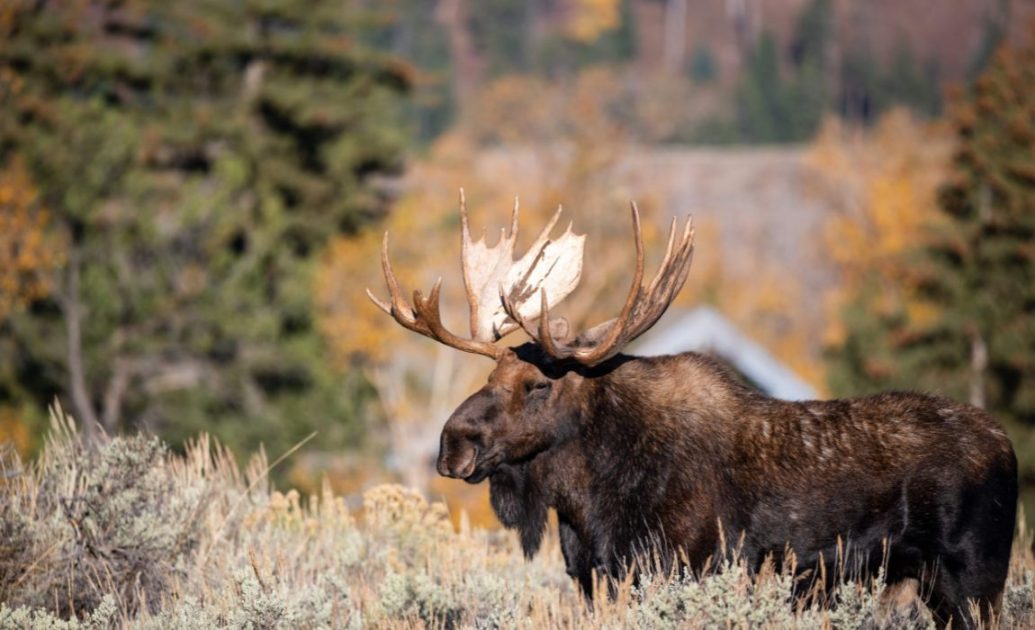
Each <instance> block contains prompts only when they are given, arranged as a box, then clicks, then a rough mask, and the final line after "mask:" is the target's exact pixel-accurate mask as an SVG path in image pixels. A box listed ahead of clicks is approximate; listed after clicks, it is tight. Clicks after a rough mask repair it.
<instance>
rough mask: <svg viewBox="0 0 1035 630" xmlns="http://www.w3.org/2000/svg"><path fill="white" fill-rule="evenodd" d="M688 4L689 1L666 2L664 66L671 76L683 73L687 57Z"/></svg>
mask: <svg viewBox="0 0 1035 630" xmlns="http://www.w3.org/2000/svg"><path fill="white" fill-rule="evenodd" d="M686 3H687V0H667V1H666V2H665V46H664V53H663V54H664V66H665V70H666V71H668V72H669V73H670V74H679V73H681V72H682V71H683V60H684V59H685V57H686V13H687V12H686V9H687V7H686Z"/></svg>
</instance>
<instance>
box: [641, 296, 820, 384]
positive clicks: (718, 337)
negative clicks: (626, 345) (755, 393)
mask: <svg viewBox="0 0 1035 630" xmlns="http://www.w3.org/2000/svg"><path fill="white" fill-rule="evenodd" d="M687 351H694V352H702V353H711V354H715V355H718V356H719V357H721V358H722V359H724V360H725V361H727V362H729V363H730V365H732V366H733V367H734V368H735V369H736V370H737V371H738V372H740V373H741V374H743V375H744V376H745V377H747V378H748V379H749V380H750V381H751V382H752V383H754V384H755V385H757V386H758V387H759V388H761V389H762V391H764V392H765V393H767V394H769V395H770V396H773V397H774V398H782V399H784V400H814V399H815V398H816V397H817V393H816V390H815V389H813V388H812V386H810V385H809V384H808V383H806V382H805V381H803V380H802V379H801V377H799V376H798V375H797V374H795V373H794V372H793V371H792V370H791V369H790V368H788V367H787V366H785V365H784V364H783V363H781V362H780V361H778V360H777V359H776V358H775V357H773V355H771V354H770V353H769V352H768V351H767V350H766V349H765V348H763V347H762V346H760V345H758V344H757V343H755V342H754V341H753V340H751V339H749V338H748V337H747V336H746V335H744V333H742V332H740V330H738V329H737V328H736V327H735V326H734V325H733V324H731V323H730V322H729V321H728V320H727V319H726V318H725V317H723V316H722V315H721V314H720V313H719V312H718V311H716V310H715V309H713V308H711V307H707V306H701V307H698V308H694V309H691V310H678V311H670V312H669V313H668V314H667V316H666V317H665V318H664V319H663V320H662V321H661V322H659V323H658V325H657V326H655V327H654V328H653V329H652V330H650V331H648V332H647V333H646V334H644V336H643V337H641V338H640V339H638V340H637V341H636V343H635V344H634V345H633V347H632V348H631V353H632V354H639V355H642V356H655V355H663V354H678V353H680V352H687Z"/></svg>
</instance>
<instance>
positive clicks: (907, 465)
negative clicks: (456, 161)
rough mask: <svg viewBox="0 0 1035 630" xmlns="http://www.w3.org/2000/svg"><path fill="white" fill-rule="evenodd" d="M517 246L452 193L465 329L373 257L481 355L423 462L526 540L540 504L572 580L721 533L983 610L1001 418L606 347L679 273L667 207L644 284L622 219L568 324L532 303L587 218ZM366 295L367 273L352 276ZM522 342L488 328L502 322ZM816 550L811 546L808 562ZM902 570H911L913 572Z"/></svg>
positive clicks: (993, 554) (1000, 512) (997, 508)
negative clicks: (627, 262)
mask: <svg viewBox="0 0 1035 630" xmlns="http://www.w3.org/2000/svg"><path fill="white" fill-rule="evenodd" d="M559 214H560V210H558V213H557V215H555V216H554V217H553V219H552V220H551V221H550V223H549V225H547V226H546V228H545V229H544V230H543V231H542V233H541V234H540V235H539V237H538V238H537V239H536V240H535V242H534V243H533V245H532V247H531V248H530V250H529V251H528V252H527V253H526V254H525V255H524V256H523V257H522V258H520V259H519V260H517V261H515V260H514V251H513V250H514V243H515V240H516V235H517V234H516V233H517V224H518V208H517V204H515V207H514V212H513V216H512V220H511V228H510V231H509V233H508V232H506V231H504V232H503V234H502V235H501V237H500V241H499V243H498V244H497V245H496V246H494V247H489V246H488V245H487V244H486V242H485V240H484V239H479V240H478V241H473V240H472V238H471V234H470V230H469V226H468V216H467V210H466V207H465V203H464V200H463V195H462V193H461V201H460V217H461V231H462V235H461V236H462V240H461V260H462V266H463V275H464V284H465V286H466V289H467V297H468V302H469V306H470V315H471V317H470V329H471V333H470V336H469V337H461V336H458V335H456V334H454V333H452V332H450V331H449V330H447V329H446V328H445V327H444V326H443V324H442V320H441V316H440V313H439V288H440V283H441V281H439V282H437V283H436V284H435V286H434V288H432V290H431V294H430V296H428V297H427V298H425V297H424V296H423V295H422V294H421V293H420V292H419V291H416V292H414V295H413V298H414V299H413V304H412V306H411V305H410V304H409V303H408V302H407V301H406V299H405V298H404V297H403V296H402V292H401V289H400V287H399V284H398V282H397V281H396V278H395V276H394V274H393V272H392V267H391V263H390V262H389V258H388V235H387V234H385V240H384V244H383V248H382V256H381V261H382V265H383V267H384V275H385V279H386V281H387V284H388V289H389V293H390V301H388V302H383V301H381V300H379V299H378V298H376V297H375V296H374V295H373V294H370V297H371V299H373V301H374V302H375V303H376V304H377V305H378V306H379V307H380V308H381V309H382V310H384V311H385V312H386V313H388V314H389V315H391V316H392V317H393V318H394V319H395V320H396V321H397V322H398V323H399V324H401V325H402V326H404V327H406V328H407V329H409V330H412V331H414V332H418V333H420V334H422V335H425V336H427V337H430V338H432V339H434V340H436V341H439V342H441V343H444V344H446V345H448V346H451V347H453V348H456V349H458V350H463V351H465V352H472V353H477V354H482V355H485V356H487V357H490V358H492V359H493V360H495V361H496V369H495V370H494V371H493V372H492V374H491V375H490V376H489V379H488V383H486V385H485V386H484V387H483V388H482V389H480V390H479V391H478V392H476V393H475V394H473V395H472V396H471V397H470V398H468V399H467V400H465V401H464V402H463V403H462V404H461V405H460V406H459V407H458V408H457V409H456V411H455V412H453V415H452V416H451V417H450V418H449V420H448V421H447V422H446V424H445V427H444V428H443V430H442V436H441V447H440V451H439V457H438V471H439V472H440V473H441V474H442V475H446V476H449V477H456V478H460V479H464V480H465V481H467V482H469V483H479V482H481V481H483V480H485V479H488V480H489V487H490V496H491V500H492V506H493V509H494V510H495V511H496V514H497V516H498V517H499V519H500V521H501V522H502V523H503V524H504V525H505V526H507V527H510V528H514V529H516V530H517V531H518V532H519V534H520V537H521V543H522V545H523V547H524V550H525V553H526V554H527V555H529V556H531V555H532V554H534V553H535V552H536V550H537V549H538V547H539V543H540V541H541V539H542V534H543V529H544V528H545V526H546V515H547V510H548V509H549V508H554V509H555V510H556V512H557V516H558V523H559V527H560V540H561V548H562V551H563V554H564V560H565V563H566V565H567V569H568V573H569V574H570V575H571V576H572V577H574V578H575V579H577V580H578V582H579V584H580V585H581V587H582V589H583V590H584V592H586V593H587V595H589V594H591V592H592V584H593V578H594V574H596V575H598V576H602V577H611V578H615V577H621V576H622V575H623V574H626V572H628V571H630V570H631V571H634V572H635V571H636V570H637V560H638V559H642V558H643V557H644V555H645V554H649V555H650V557H651V558H653V559H654V560H652V562H653V561H658V560H660V561H661V562H663V563H664V562H670V563H680V564H688V565H689V567H690V568H691V569H694V570H702V569H703V568H704V567H705V566H706V563H707V562H708V559H709V558H713V557H719V556H721V555H723V554H724V553H726V552H727V549H724V548H723V544H724V541H725V544H727V545H729V544H730V541H735V542H737V543H738V544H739V545H740V549H739V551H740V554H741V555H742V557H743V558H744V559H745V560H747V561H748V562H749V563H750V564H752V565H753V567H754V568H756V569H757V568H759V567H761V565H762V563H763V562H764V561H765V559H766V557H772V558H773V559H774V560H775V561H776V562H777V563H780V562H781V561H782V560H783V558H785V556H786V553H787V552H788V551H793V553H794V555H795V557H796V559H797V568H798V570H799V571H802V572H805V571H816V570H817V569H820V570H821V571H819V572H816V573H813V575H826V576H835V575H838V567H836V566H834V564H835V563H836V562H837V561H838V559H843V558H844V557H845V554H848V556H849V563H850V564H851V565H852V566H855V567H857V568H858V569H859V570H860V571H861V572H863V573H864V574H865V573H869V574H870V575H875V574H876V573H877V571H878V570H879V568H880V567H881V566H882V565H883V567H884V570H885V575H886V578H887V580H888V582H889V584H891V585H892V586H895V585H899V586H901V587H902V590H910V589H913V590H918V591H919V592H920V593H922V594H923V595H924V597H925V600H926V603H927V605H928V607H929V608H930V609H931V611H932V612H933V614H934V616H935V619H936V620H937V621H938V623H939V624H940V625H944V624H947V623H948V622H949V621H950V620H955V623H956V624H957V626H958V625H960V624H965V625H969V624H971V623H973V622H974V620H973V619H971V616H970V613H969V608H968V600H974V601H976V602H977V604H978V605H979V606H980V607H981V610H982V616H988V615H991V614H993V613H994V611H995V610H996V609H997V608H998V605H999V601H1000V598H1001V593H1002V590H1003V586H1004V582H1005V579H1006V574H1007V568H1008V564H1009V556H1010V545H1011V541H1012V537H1013V529H1014V518H1015V510H1016V503H1017V462H1016V458H1015V456H1014V452H1013V448H1012V446H1011V444H1010V441H1009V439H1008V438H1007V437H1006V434H1005V433H1004V431H1003V429H1002V427H1001V426H1000V425H999V424H998V423H997V422H996V421H995V420H994V419H993V418H992V417H990V416H989V415H988V414H987V413H985V412H984V411H982V410H980V409H977V408H975V407H972V406H969V405H965V404H961V403H958V402H954V401H951V400H948V399H945V398H941V397H937V396H929V395H923V394H916V393H887V394H880V395H877V396H870V397H866V398H857V399H850V400H832V401H810V402H786V401H781V400H775V399H772V398H769V397H767V396H765V395H763V394H761V393H759V392H757V391H754V390H752V389H750V388H748V387H746V386H744V385H743V384H741V383H740V382H739V381H738V380H737V379H736V378H735V377H734V376H733V375H732V374H730V373H729V372H728V371H727V370H726V369H725V368H724V367H723V366H722V365H720V364H719V363H717V362H715V361H713V360H711V359H709V358H708V357H706V356H703V355H699V354H695V353H692V352H688V353H684V354H680V355H673V356H665V357H650V358H647V357H634V356H627V355H623V354H621V353H620V351H621V349H622V347H623V346H624V345H625V344H626V343H628V342H630V341H632V340H633V339H635V338H636V337H638V336H639V335H641V334H642V333H643V332H644V331H646V330H647V329H649V328H650V327H651V326H652V325H653V324H654V323H655V322H656V321H657V320H658V319H659V318H660V317H661V315H662V314H663V313H664V312H665V310H666V309H667V308H668V306H669V304H670V303H671V302H672V300H673V299H674V298H675V296H676V294H677V293H678V292H679V290H680V289H681V288H682V286H683V283H684V282H685V280H686V277H687V273H688V271H689V269H690V263H691V259H692V255H693V249H694V244H693V229H692V227H691V224H690V222H689V221H688V222H687V224H686V226H685V227H684V228H682V229H678V226H677V223H676V222H675V221H673V224H672V230H671V232H670V235H669V240H668V247H667V250H666V253H665V257H664V260H663V261H662V263H661V266H660V268H659V270H658V271H657V273H656V275H655V276H654V278H653V279H652V280H651V281H650V283H649V284H645V283H644V251H643V239H642V236H641V232H640V217H639V212H638V211H637V209H636V206H635V204H634V205H633V206H632V220H633V231H634V235H635V243H636V269H635V272H634V278H633V282H632V287H631V288H630V290H629V294H628V297H627V299H626V301H625V304H624V306H623V308H622V310H621V313H620V314H619V315H618V317H617V318H615V319H612V320H610V321H608V322H605V323H603V324H600V325H598V326H595V327H593V328H591V329H589V330H587V331H585V332H582V333H580V334H571V333H570V332H569V327H568V324H567V322H566V321H564V320H563V319H560V318H551V317H550V310H549V309H550V307H551V306H555V305H556V304H557V303H558V302H559V301H561V300H562V299H563V298H564V297H565V296H567V295H568V294H569V293H570V292H571V291H572V290H573V289H574V288H575V287H576V285H577V284H578V281H579V278H580V275H581V271H582V255H583V246H584V239H585V237H584V236H577V235H575V234H574V233H573V232H572V231H571V228H570V226H569V228H568V230H567V231H566V232H565V233H564V234H563V235H562V236H561V237H559V238H557V239H551V238H550V232H551V230H552V229H553V227H554V225H555V224H556V222H557V219H558V215H559ZM368 293H369V291H368ZM519 328H520V329H522V330H524V331H525V332H526V333H527V334H528V336H529V337H531V339H532V340H531V341H530V342H529V343H525V344H523V345H520V346H517V347H513V348H505V347H501V346H498V345H496V343H495V342H496V341H498V340H499V339H501V338H502V337H503V336H505V335H507V334H509V333H510V332H512V331H515V330H517V329H519ZM819 565H824V566H819ZM917 587H919V588H917Z"/></svg>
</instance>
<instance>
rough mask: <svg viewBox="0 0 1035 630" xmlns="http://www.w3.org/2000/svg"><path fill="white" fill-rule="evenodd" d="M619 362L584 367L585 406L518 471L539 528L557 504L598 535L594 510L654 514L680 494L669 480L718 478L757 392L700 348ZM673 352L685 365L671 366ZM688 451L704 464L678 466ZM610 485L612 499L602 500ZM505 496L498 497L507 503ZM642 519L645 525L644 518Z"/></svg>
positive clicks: (579, 526) (583, 530)
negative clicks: (730, 440) (745, 409)
mask: <svg viewBox="0 0 1035 630" xmlns="http://www.w3.org/2000/svg"><path fill="white" fill-rule="evenodd" d="M612 361H613V363H610V362H609V364H610V365H607V366H603V369H601V370H599V371H595V372H592V373H588V374H586V375H585V377H584V379H583V381H582V383H581V385H580V389H581V391H580V392H579V396H578V399H579V401H580V404H579V406H578V409H577V410H576V411H575V412H574V413H573V416H572V417H571V418H570V423H569V425H568V426H567V428H566V430H565V431H564V432H563V433H562V434H561V435H559V436H558V439H557V441H556V443H555V444H554V445H553V447H552V448H550V449H548V450H546V451H544V452H542V453H540V454H539V455H538V456H536V457H535V458H533V459H532V460H530V461H528V462H526V463H524V464H521V465H520V466H519V467H516V469H515V470H514V471H513V472H514V473H515V476H514V479H516V480H517V481H516V483H517V484H518V485H519V486H520V493H521V496H523V497H524V500H523V503H524V508H525V509H524V512H525V515H524V516H525V518H522V519H519V520H520V521H521V522H522V523H525V524H530V525H532V526H533V527H532V530H536V528H535V525H536V521H539V520H540V518H541V519H542V521H543V522H544V523H545V514H546V509H547V508H548V507H553V508H555V509H556V510H557V513H558V516H559V517H560V519H561V520H562V522H567V523H569V524H570V525H571V527H573V528H574V529H575V531H577V532H579V533H580V535H581V536H583V537H590V538H591V537H592V532H591V529H592V527H591V525H590V523H593V522H599V521H600V516H601V515H598V514H593V513H591V511H592V510H593V509H600V506H605V505H606V506H609V508H610V509H612V510H613V511H614V512H615V513H628V514H635V515H637V517H643V518H647V519H649V518H651V511H652V508H653V507H654V506H655V505H656V504H657V502H659V501H661V500H662V499H663V497H666V496H668V497H671V496H672V493H671V492H666V488H667V486H668V485H669V484H671V483H678V484H680V486H681V487H687V488H688V489H692V487H694V486H699V485H706V484H712V483H715V481H716V480H715V479H714V477H715V475H717V474H718V464H717V462H718V461H720V460H721V457H720V453H721V452H722V451H723V450H724V449H725V448H726V446H725V444H726V442H727V441H728V439H727V438H726V437H725V436H726V435H728V434H729V433H730V430H729V429H730V428H731V427H732V425H733V423H735V422H736V421H737V418H738V417H741V415H742V414H741V413H740V410H741V409H742V408H743V405H744V403H745V402H746V401H747V399H748V398H750V397H751V396H752V395H753V394H751V393H750V391H749V390H747V388H745V387H743V386H742V385H740V384H738V383H737V382H736V381H735V380H734V379H733V378H732V377H731V376H729V374H728V372H727V371H726V370H725V369H724V368H722V367H720V366H719V365H718V364H716V363H715V362H714V361H712V360H710V359H708V358H706V357H703V356H700V355H695V354H683V355H678V356H672V357H659V358H636V357H624V356H619V357H616V358H615V359H613V360H612ZM673 361H678V362H680V364H681V369H679V370H672V369H670V368H666V364H668V363H671V362H673ZM677 454H681V455H683V454H685V456H686V457H680V456H677ZM688 460H689V461H695V462H700V464H701V466H700V467H699V468H696V467H695V470H694V471H685V470H677V469H676V468H678V467H676V466H674V462H676V461H684V462H685V461H688ZM494 490H496V489H495V488H494ZM604 493H606V495H607V501H600V500H599V496H598V495H601V494H604ZM494 494H497V495H502V494H503V493H502V492H495V493H494ZM497 503H498V502H497V501H496V497H494V506H495V507H497V508H499V505H497ZM497 512H499V509H497ZM502 518H503V517H502V515H501V519H502ZM504 524H508V523H507V522H506V520H504ZM512 526H514V525H512ZM632 526H633V524H630V527H632ZM636 526H638V527H641V528H642V521H641V522H640V523H638V524H637V525H636ZM518 529H519V530H521V532H522V542H523V543H525V542H526V538H527V539H528V540H527V542H528V543H534V546H538V542H539V533H535V531H533V532H532V533H534V534H535V535H531V536H528V535H526V534H527V533H528V532H526V528H525V527H522V526H520V525H518ZM538 531H539V532H540V533H541V529H539V530H538ZM527 551H528V546H527V545H526V552H527ZM533 551H534V549H533Z"/></svg>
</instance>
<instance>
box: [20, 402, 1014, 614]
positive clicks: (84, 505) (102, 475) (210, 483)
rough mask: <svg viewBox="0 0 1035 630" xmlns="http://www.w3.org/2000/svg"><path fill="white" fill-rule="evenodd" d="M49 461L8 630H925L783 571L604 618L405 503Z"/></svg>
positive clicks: (140, 448)
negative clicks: (803, 595)
mask: <svg viewBox="0 0 1035 630" xmlns="http://www.w3.org/2000/svg"><path fill="white" fill-rule="evenodd" d="M53 416H54V419H53V428H52V430H51V434H50V436H49V438H48V441H47V445H46V448H45V450H44V451H43V453H42V454H41V455H40V457H39V458H38V459H37V461H35V462H33V463H32V464H23V463H21V462H19V461H18V460H17V458H16V457H14V456H13V455H12V454H11V453H8V454H7V456H6V457H5V458H4V463H3V466H2V468H0V602H2V603H0V629H6V628H18V629H21V628H68V629H72V628H91V629H92V628H98V629H99V628H109V627H127V628H153V629H162V628H242V629H244V628H255V629H258V628H366V627H376V628H652V629H653V628H863V627H865V628H882V627H896V628H898V627H926V626H927V625H928V624H929V621H928V619H927V618H926V616H925V615H924V614H923V613H921V614H919V615H914V616H913V617H911V618H908V619H907V618H902V617H899V616H896V615H895V614H893V613H890V612H888V611H886V610H885V609H884V608H882V607H881V605H880V600H881V585H880V583H879V578H875V579H874V580H872V581H871V582H870V583H869V584H866V585H860V584H857V583H848V584H845V585H843V586H841V587H840V588H839V590H838V591H837V592H836V593H835V594H834V595H833V597H834V599H835V600H836V601H837V602H838V604H837V605H836V606H834V607H833V608H827V609H821V608H819V607H816V606H812V605H807V604H805V603H801V602H799V603H797V604H795V603H793V602H792V600H791V587H792V582H793V580H792V578H791V577H790V576H789V575H788V574H787V573H786V572H781V571H763V572H762V573H761V574H760V575H758V576H755V577H753V578H752V577H749V575H748V573H747V572H746V571H745V570H744V568H743V567H742V566H741V565H740V564H739V563H737V562H736V561H729V560H728V561H725V562H722V563H721V566H720V568H721V569H722V570H720V571H713V572H711V573H710V574H709V575H707V576H705V577H703V578H697V577H692V576H686V575H674V576H673V575H653V576H647V577H646V578H645V579H643V580H642V581H641V583H640V584H639V585H636V586H633V585H632V584H629V583H625V584H620V585H618V587H617V597H615V598H614V599H613V600H609V599H608V598H607V597H600V598H598V600H597V604H596V605H595V606H594V607H592V608H590V607H588V606H587V605H585V604H584V602H583V601H582V599H581V596H580V595H579V593H578V592H577V591H576V590H575V589H574V588H573V585H572V583H571V581H570V580H569V579H568V577H567V576H566V575H565V573H564V563H563V560H562V558H561V554H560V550H559V547H558V544H557V540H556V536H555V535H554V536H553V537H548V539H547V542H546V544H545V545H544V550H543V551H542V552H540V554H539V555H538V556H537V557H536V558H534V559H533V560H531V561H527V560H525V559H524V557H523V556H522V554H521V551H520V548H519V546H518V544H517V540H516V538H515V537H514V536H512V535H511V534H510V533H507V532H499V531H485V530H478V529H472V528H470V527H468V526H466V524H465V521H464V519H462V518H461V525H460V527H459V528H458V529H457V528H455V527H454V526H453V525H452V523H451V521H450V519H449V513H448V510H447V508H446V507H445V506H444V505H442V504H441V503H429V502H428V501H426V500H425V499H424V498H423V497H422V496H421V495H420V494H419V493H417V492H415V491H412V490H409V489H406V488H403V487H400V486H378V487H375V488H372V489H370V490H369V491H367V492H366V493H365V495H364V497H363V505H362V507H361V508H356V509H350V508H349V507H348V506H347V505H346V502H345V500H344V499H343V498H342V497H340V496H335V495H334V494H333V493H332V492H331V491H330V490H329V489H325V490H324V491H323V492H322V493H321V494H320V495H318V496H310V497H301V496H299V494H298V493H297V492H295V491H288V492H286V493H282V492H279V491H275V490H272V489H271V488H270V487H269V485H268V483H267V481H266V479H267V477H266V473H267V472H268V470H269V466H268V464H267V462H266V460H265V458H264V457H262V456H261V455H260V456H257V457H255V458H253V460H252V461H251V463H250V464H249V465H248V466H247V467H245V469H244V470H241V469H239V468H238V467H237V465H236V464H235V463H234V459H233V457H232V456H231V454H230V453H228V452H227V451H226V450H225V449H223V448H222V447H220V446H219V445H217V444H215V443H214V442H213V441H212V440H210V439H209V438H207V437H204V436H202V437H201V438H199V439H198V440H197V441H195V442H194V443H193V444H191V445H189V446H188V448H187V450H186V454H185V455H183V456H180V455H174V454H170V452H169V451H168V449H167V448H166V447H165V446H164V445H163V444H162V443H161V442H160V441H158V440H157V439H155V438H149V437H144V436H127V437H115V438H106V439H104V440H103V441H102V443H101V444H100V445H99V447H97V448H87V447H86V445H85V444H84V443H83V441H82V439H81V438H80V436H79V435H78V433H77V431H76V429H75V427H74V425H73V424H72V423H71V422H70V421H69V420H68V419H67V418H66V417H65V416H64V415H63V414H62V413H61V412H60V411H59V410H55V412H54V414H53ZM1030 549H1031V540H1030V539H1029V538H1027V537H1026V536H1019V537H1018V540H1017V543H1016V544H1015V546H1014V560H1013V565H1012V568H1011V573H1010V578H1009V584H1008V587H1007V591H1006V594H1005V597H1004V602H1003V611H1002V619H1001V620H1000V621H999V623H998V624H997V625H999V626H1000V627H1005V628H1014V627H1033V626H1035V613H1033V597H1035V591H1033V575H1035V561H1033V559H1032V555H1031V553H1030Z"/></svg>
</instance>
